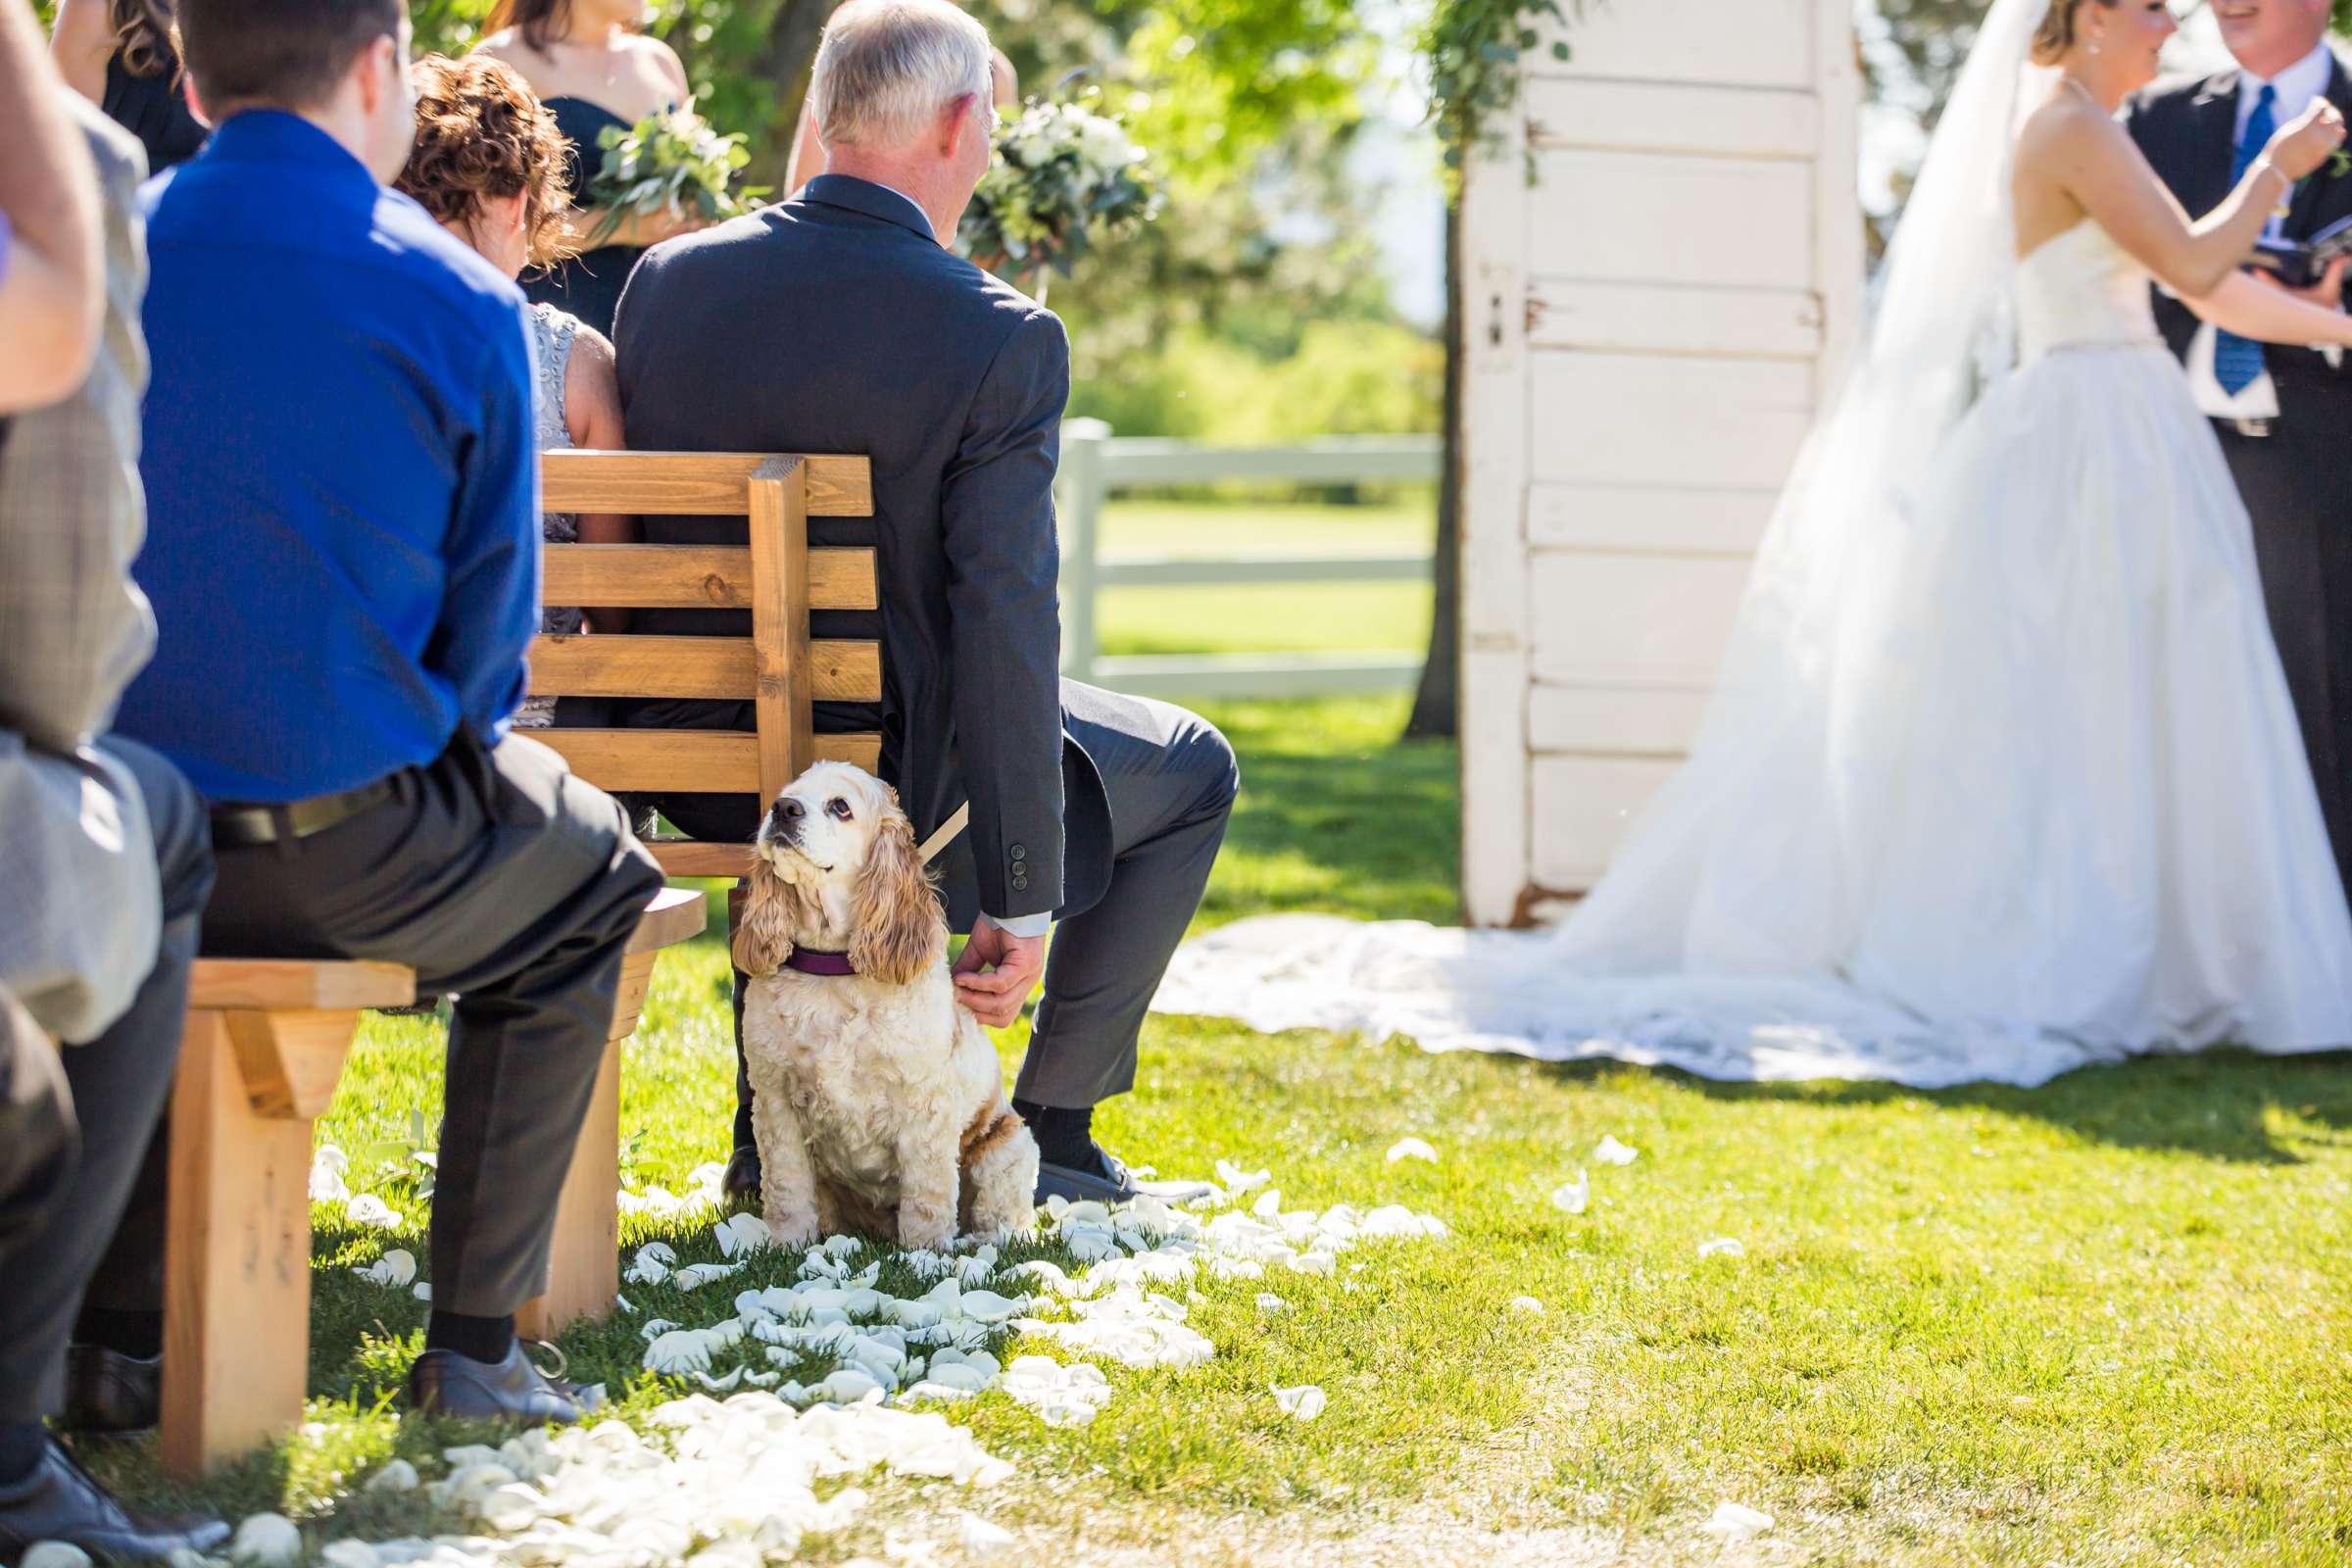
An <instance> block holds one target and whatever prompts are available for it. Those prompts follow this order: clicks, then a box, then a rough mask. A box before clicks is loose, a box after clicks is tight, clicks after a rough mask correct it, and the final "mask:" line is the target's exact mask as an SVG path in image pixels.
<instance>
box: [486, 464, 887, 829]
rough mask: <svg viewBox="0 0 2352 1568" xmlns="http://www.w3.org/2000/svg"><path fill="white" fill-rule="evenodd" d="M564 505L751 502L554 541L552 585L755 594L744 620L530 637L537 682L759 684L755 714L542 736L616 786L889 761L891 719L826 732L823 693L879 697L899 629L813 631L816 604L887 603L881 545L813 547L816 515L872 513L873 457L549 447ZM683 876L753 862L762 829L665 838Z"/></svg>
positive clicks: (612, 688) (700, 690) (613, 601)
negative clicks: (697, 523)
mask: <svg viewBox="0 0 2352 1568" xmlns="http://www.w3.org/2000/svg"><path fill="white" fill-rule="evenodd" d="M539 471H540V478H541V486H542V490H543V492H544V493H543V498H542V504H543V505H544V506H545V507H546V508H547V510H548V511H550V512H590V513H594V512H612V513H622V514H645V513H656V514H670V515H703V516H741V517H744V518H745V519H746V542H745V544H743V545H741V546H727V545H642V544H641V545H549V546H548V547H547V549H546V553H545V555H544V557H543V560H544V562H545V567H544V574H543V585H542V589H541V594H542V597H543V598H544V599H545V600H546V602H547V603H549V604H551V605H578V606H581V607H582V608H584V609H592V610H593V609H604V608H608V607H610V608H619V609H631V610H748V611H750V612H751V618H752V629H751V634H750V635H749V636H745V637H652V636H633V635H621V636H613V635H603V634H591V635H587V636H577V637H541V638H539V639H538V640H537V641H536V642H534V643H533V644H532V645H531V690H532V692H533V693H534V694H541V695H555V696H562V697H621V698H628V697H638V698H716V699H722V700H733V701H740V702H749V703H751V705H752V707H753V712H754V719H755V725H754V728H752V729H748V730H733V731H727V730H717V731H713V730H654V729H556V730H543V731H540V732H539V737H538V738H539V739H541V740H544V741H546V742H547V743H548V744H549V745H551V746H553V747H555V748H556V750H558V751H559V752H562V753H563V754H564V757H565V758H566V759H568V760H570V762H571V766H572V770H573V771H574V772H576V773H578V774H579V775H580V776H581V777H582V778H585V779H587V780H588V781H589V782H591V783H593V784H596V785H599V786H601V787H603V788H604V789H607V790H610V791H613V793H615V794H623V793H635V792H643V793H647V794H660V793H662V792H695V793H706V794H733V793H742V794H745V795H751V796H754V797H757V798H758V799H759V800H760V801H761V802H765V801H768V800H772V799H773V798H774V797H775V795H776V794H777V792H778V791H780V790H782V789H783V788H784V786H785V785H786V784H789V783H790V782H791V781H792V780H793V779H794V778H796V777H798V776H799V775H800V773H801V771H802V770H803V769H804V768H806V767H808V766H809V763H811V762H814V761H819V760H836V761H847V762H855V763H857V764H858V766H860V767H862V768H865V769H866V770H867V771H868V772H871V771H873V770H874V769H875V768H876V767H877V766H878V765H879V762H880V760H881V754H882V737H881V736H880V735H879V734H878V733H875V732H871V731H865V732H858V733H852V734H840V735H819V734H817V733H815V722H814V710H813V705H814V704H816V703H819V702H841V703H879V702H880V701H881V700H882V647H881V644H879V643H877V642H873V641H867V640H831V639H822V638H815V637H812V636H811V635H810V633H809V613H810V612H811V611H829V610H864V611H871V610H875V609H877V608H879V606H880V599H879V589H878V586H877V581H876V575H875V565H874V552H873V550H872V548H871V547H865V546H858V547H846V546H845V547H832V548H818V549H810V548H809V518H810V517H811V516H819V517H825V516H832V517H864V516H870V515H872V514H873V510H874V503H873V485H872V479H871V475H870V470H869V467H868V465H867V462H866V460H865V459H864V458H858V457H793V456H776V455H770V454H761V453H735V452H550V453H547V454H546V455H545V456H544V457H543V458H542V459H541V460H540V469H539ZM648 847H649V848H651V849H652V850H653V852H654V855H655V857H656V858H658V859H660V860H661V862H662V869H663V870H664V871H666V872H668V873H669V874H670V875H671V876H741V875H743V874H744V873H745V872H746V871H748V870H749V869H750V868H751V859H752V856H751V849H750V846H748V845H745V844H713V843H705V842H697V841H693V840H686V839H663V838H656V839H652V840H649V841H648Z"/></svg>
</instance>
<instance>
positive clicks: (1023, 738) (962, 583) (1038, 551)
mask: <svg viewBox="0 0 2352 1568" xmlns="http://www.w3.org/2000/svg"><path fill="white" fill-rule="evenodd" d="M1069 392H1070V347H1069V340H1068V339H1067V338H1066V337H1065V336H1063V334H1062V330H1061V322H1060V321H1059V320H1058V319H1056V318H1054V316H1053V315H1052V314H1051V313H1049V312H1046V311H1043V310H1038V311H1033V312H1032V313H1031V314H1030V315H1028V316H1027V317H1026V318H1024V319H1022V321H1021V324H1020V325H1019V326H1018V327H1017V328H1015V329H1014V331H1013V332H1012V334H1011V335H1010V336H1009V337H1008V338H1006V339H1005V343H1004V344H1003V346H1002V347H1000V348H999V349H998V351H997V356H996V360H995V362H994V363H993V364H991V365H990V367H989V368H988V372H987V374H986V375H985V376H984V377H983V378H982V380H981V383H980V389H979V391H978V392H977V393H976V394H975V395H974V397H973V399H972V406H971V410H970V412H969V413H968V414H967V415H966V416H965V417H964V423H963V432H962V436H961V439H960V440H959V442H958V443H957V447H956V461H955V462H954V464H952V465H951V466H950V467H949V469H948V472H947V477H946V482H945V484H944V486H943V488H942V490H941V494H940V531H941V537H942V541H943V543H944V544H945V546H946V549H947V557H948V619H949V628H950V648H949V657H950V659H951V661H952V662H951V664H950V667H949V671H948V679H949V682H950V687H951V690H952V692H953V694H954V711H955V715H956V749H957V752H958V754H959V757H960V760H961V766H962V772H963V781H964V787H965V788H966V789H967V790H969V791H970V793H971V803H972V821H971V828H970V833H971V841H972V859H973V863H974V865H975V866H976V867H977V869H978V872H979V892H980V908H981V912H983V913H985V914H989V915H995V916H1001V917H1006V918H1010V917H1013V916H1017V915H1024V914H1037V913H1041V912H1045V911H1049V910H1052V909H1054V908H1055V907H1058V906H1059V904H1060V903H1061V891H1062V890H1061V866H1062V841H1061V675H1060V663H1061V606H1060V599H1059V597H1058V580H1059V577H1060V570H1061V552H1060V547H1059V544H1058V542H1057V540H1056V537H1055V534H1054V467H1055V466H1056V464H1057V463H1058V462H1059V459H1060V446H1061V416H1062V410H1063V408H1064V407H1065V405H1067V403H1068V401H1069Z"/></svg>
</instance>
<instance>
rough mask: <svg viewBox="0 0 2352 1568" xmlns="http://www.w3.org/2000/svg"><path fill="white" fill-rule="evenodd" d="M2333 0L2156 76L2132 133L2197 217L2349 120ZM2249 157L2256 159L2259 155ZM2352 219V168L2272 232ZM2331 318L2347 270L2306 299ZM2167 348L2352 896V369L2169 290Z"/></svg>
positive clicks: (2310, 1) (2162, 300) (2163, 307)
mask: <svg viewBox="0 0 2352 1568" xmlns="http://www.w3.org/2000/svg"><path fill="white" fill-rule="evenodd" d="M2327 13H2328V0H2241V3H2238V4H2233V5H2231V6H2229V7H2225V8H2222V9H2221V10H2220V12H2219V13H2218V16H2219V19H2220V22H2221V27H2222V37H2223V40H2224V42H2226V43H2227V44H2228V45H2229V52H2230V53H2231V55H2233V56H2234V57H2235V58H2236V60H2237V63H2238V68H2237V69H2235V70H2231V71H2225V72H2223V73H2220V74H2218V75H2214V76H2209V77H2204V78H2200V79H2195V80H2186V81H2178V80H2176V81H2166V82H2159V83H2157V84H2156V85H2155V86H2153V87H2150V88H2149V89H2147V90H2146V91H2145V92H2143V93H2141V94H2139V95H2138V96H2137V97H2136V98H2134V99H2133V100H2132V101H2131V104H2130V106H2129V108H2128V119H2127V122H2126V123H2127V124H2128V125H2129V126H2130V128H2131V135H2132V138H2133V139H2134V140H2135V141H2137V142H2138V143H2139V146H2140V150H2141V151H2143V152H2145V153H2146V154H2147V156H2148V161H2149V162H2150V163H2151V164H2153V165H2154V166H2155V169H2156V172H2157V173H2158V174H2159V175H2161V176H2162V177H2163V179H2164V182H2165V183H2166V184H2167V185H2169V186H2171V187H2172V191H2173V194H2174V195H2175V196H2177V197H2179V198H2180V204H2181V206H2183V207H2185V208H2186V209H2187V210H2188V211H2189V213H2190V214H2191V215H2192V216H2201V215H2203V214H2205V213H2209V212H2211V211H2213V209H2214V208H2216V207H2218V206H2220V205H2221V203H2222V201H2223V199H2224V198H2225V197H2227V196H2228V195H2229V191H2230V189H2231V187H2232V186H2233V185H2234V184H2235V183H2236V181H2237V179H2238V177H2239V176H2240V175H2241V174H2242V173H2243V172H2244V170H2245V168H2246V167H2247V165H2248V164H2250V163H2251V162H2252V160H2253V158H2254V156H2255V155H2257V154H2259V153H2260V152H2261V151H2262V148H2263V146H2264V145H2265V143H2267V142H2268V140H2269V138H2270V136H2271V133H2272V132H2273V131H2274V130H2275V129H2276V128H2277V127H2278V126H2280V125H2283V124H2285V123H2287V122H2289V121H2291V120H2292V119H2294V118H2295V116H2297V115H2299V114H2301V113H2302V112H2303V111H2304V110H2305V109H2306V108H2307V107H2309V106H2310V104H2311V102H2312V101H2313V100H2314V99H2316V98H2319V97H2322V96H2325V97H2327V99H2329V100H2330V101H2332V102H2333V103H2334V104H2335V106H2336V107H2337V108H2338V109H2341V110H2343V111H2345V112H2346V113H2347V114H2352V77H2348V76H2347V75H2346V73H2345V71H2344V68H2343V66H2342V65H2341V64H2340V63H2339V62H2338V61H2337V60H2336V58H2335V56H2334V54H2333V53H2332V52H2331V51H2330V50H2329V49H2328V47H2327V41H2326V33H2327ZM2248 149H2251V151H2248ZM2346 217H2352V172H2346V171H2345V170H2344V168H2343V166H2342V164H2341V163H2340V162H2339V163H2338V164H2336V165H2334V166H2331V167H2323V168H2322V169H2321V170H2320V172H2318V173H2316V174H2314V175H2313V176H2312V177H2311V178H2309V179H2307V180H2305V181H2304V182H2303V183H2302V184H2301V185H2300V186H2298V187H2297V188H2296V190H2295V192H2294V195H2293V197H2292V199H2291V201H2290V202H2289V204H2288V210H2287V212H2286V214H2285V216H2284V217H2282V218H2279V219H2276V220H2274V221H2273V222H2272V225H2271V229H2270V232H2269V234H2268V235H2267V236H2266V237H2267V238H2270V239H2273V240H2303V239H2309V238H2310V237H2311V236H2312V235H2313V234H2315V233H2317V232H2318V231H2319V230H2321V229H2323V228H2326V227H2327V225H2328V224H2330V223H2333V222H2335V221H2338V220H2340V219H2343V218H2346ZM2307 297H2309V298H2311V299H2312V300H2313V301H2314V303H2317V304H2322V305H2325V306H2327V308H2328V309H2330V310H2333V309H2337V308H2339V307H2340V306H2341V305H2342V303H2343V290H2342V272H2341V269H2340V268H2339V269H2337V270H2334V271H2331V272H2330V273H2329V275H2328V277H2327V280H2326V281H2325V282H2324V283H2323V284H2322V285H2320V286H2319V287H2318V288H2316V289H2313V290H2310V291H2308V294H2307ZM2156 315H2157V320H2158V323H2159V324H2160V325H2161V326H2162V328H2163V330H2164V334H2165V338H2166V341H2167V342H2169V343H2170V344H2171V345H2172V347H2173V350H2174V352H2175V353H2177V354H2179V355H2180V356H2181V359H2182V361H2183V362H2184V363H2185V364H2186V365H2187V366H2188V368H2189V372H2190V377H2191V380H2192V382H2193V383H2194V384H2195V386H2196V388H2197V393H2198V400H2199V403H2200V405H2201V406H2202V407H2203V408H2204V409H2205V411H2206V412H2207V413H2208V414H2210V415H2212V416H2214V417H2215V429H2216V430H2217V431H2218V432H2219V434H2220V436H2221V440H2222V449H2223V451H2224V453H2225V454H2226V455H2227V456H2228V457H2229V469H2230V472H2231V473H2232V474H2234V475H2235V476H2236V479H2237V488H2238V493H2239V494H2240V495H2241V496H2243V497H2244V498H2245V503H2246V510H2247V511H2248V512H2249V513H2250V514H2252V515H2253V519H2254V553H2255V559H2256V561H2257V562H2258V563H2259V564H2260V566H2261V569H2262V589H2263V597H2264V599H2265V600H2266V601H2267V603H2268V605H2269V609H2270V620H2271V635H2272V637H2273V638H2274V639H2275V640H2276V641H2277V643H2278V657H2279V659H2280V661H2281V662H2283V664H2284V665H2285V668H2286V684H2287V689H2288V691H2289V692H2290V693H2291V694H2292V696H2293V698H2294V704H2295V715H2296V717H2297V719H2298V720H2299V721H2300V722H2301V725H2302V730H2303V747H2304V751H2305V753H2306V754H2307V756H2308V757H2309V759H2310V761H2311V769H2312V774H2313V778H2314V780H2315V781H2316V782H2317V784H2318V785H2319V792H2320V806H2321V809H2322V810H2323V811H2324V813H2325V814H2326V816H2327V834H2328V837H2329V839H2330V840H2331V841H2332V842H2333V844H2334V847H2335V858H2336V867H2337V871H2338V873H2339V874H2340V875H2342V876H2343V877H2344V881H2345V886H2346V887H2347V889H2352V486H2347V484H2346V483H2345V478H2346V475H2347V473H2348V472H2352V374H2347V373H2346V370H2345V369H2344V368H2342V367H2341V366H2340V365H2339V364H2337V363H2336V361H2335V359H2334V358H2333V357H2331V356H2327V355H2324V354H2323V353H2322V352H2321V351H2319V350H2315V349H2304V348H2281V347H2278V346H2275V345H2264V344H2257V343H2253V342H2250V341H2248V340H2246V339H2243V338H2238V337H2235V336H2233V335H2231V334H2229V333H2226V332H2221V331H2218V330H2217V329H2215V328H2213V327H2210V326H2205V325H2203V324H2202V323H2200V322H2199V320H2198V319H2197V318H2196V317H2195V316H2193V315H2191V314H2190V312H2189V311H2188V309H2187V307H2185V306H2183V305H2182V304H2181V303H2180V301H2179V300H2176V299H2173V298H2171V297H2170V296H2168V295H2166V294H2164V293H2163V292H2162V291H2161V290H2159V291H2158V294H2157V298H2156Z"/></svg>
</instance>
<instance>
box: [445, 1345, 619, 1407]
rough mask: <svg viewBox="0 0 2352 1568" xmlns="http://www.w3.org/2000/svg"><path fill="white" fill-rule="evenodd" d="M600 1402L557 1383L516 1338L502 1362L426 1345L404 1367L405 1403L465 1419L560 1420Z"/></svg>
mask: <svg viewBox="0 0 2352 1568" xmlns="http://www.w3.org/2000/svg"><path fill="white" fill-rule="evenodd" d="M598 1402H600V1401H599V1400H598V1398H597V1397H595V1395H594V1394H593V1393H592V1391H590V1390H587V1389H583V1388H581V1387H579V1386H578V1385H577V1384H572V1383H557V1382H554V1381H552V1380H551V1379H549V1378H548V1377H547V1375H546V1374H545V1373H542V1372H541V1371H540V1370H539V1369H538V1368H537V1367H535V1366H533V1365H531V1358H530V1357H529V1356H527V1355H525V1354H523V1353H522V1342H521V1341H519V1340H517V1341H516V1342H515V1344H514V1345H513V1346H511V1347H510V1348H508V1350H507V1358H506V1359H505V1360H503V1361H476V1360H475V1359H474V1358H473V1357H471V1356H469V1355H460V1354H459V1353H458V1352H457V1351H455V1350H427V1351H425V1352H424V1353H423V1354H422V1355H419V1356H418V1357H417V1361H416V1364H415V1365H414V1366H411V1367H410V1368H409V1403H410V1405H411V1406H413V1407H414V1408H416V1409H418V1410H430V1411H433V1412H434V1413H435V1414H437V1415H454V1416H463V1417H465V1418H466V1419H467V1420H469V1421H521V1422H526V1423H528V1424H530V1425H533V1426H536V1425H538V1424H539V1423H541V1422H543V1421H553V1422H556V1423H557V1424H558V1425H565V1424H568V1423H570V1422H573V1421H577V1420H578V1419H579V1418H580V1417H581V1416H583V1415H585V1414H587V1413H588V1411H589V1410H591V1409H593V1408H595V1406H596V1404H597V1403H598Z"/></svg>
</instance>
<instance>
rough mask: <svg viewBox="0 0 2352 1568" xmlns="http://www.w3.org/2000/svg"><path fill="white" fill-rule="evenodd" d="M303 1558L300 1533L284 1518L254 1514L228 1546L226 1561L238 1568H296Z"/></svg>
mask: <svg viewBox="0 0 2352 1568" xmlns="http://www.w3.org/2000/svg"><path fill="white" fill-rule="evenodd" d="M306 1555H308V1553H307V1551H306V1550H305V1549H304V1547H303V1544H302V1532H301V1531H299V1530H297V1529H295V1528H294V1521H293V1520H291V1519H288V1518H287V1517H286V1516H285V1515H284V1514H277V1513H257V1514H255V1515H254V1516H253V1517H251V1518H250V1519H247V1520H246V1521H245V1522H244V1523H243V1524H241V1525H239V1526H237V1533H236V1535H235V1536H234V1537H232V1538H231V1539H230V1541H229V1543H228V1557H229V1561H231V1562H233V1563H236V1564H238V1565H239V1568H297V1565H298V1564H300V1563H301V1562H302V1560H303V1558H304V1557H305V1556H306Z"/></svg>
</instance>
